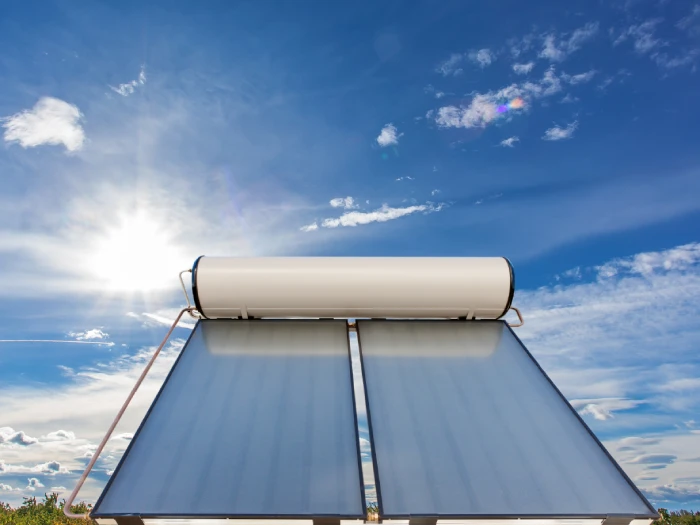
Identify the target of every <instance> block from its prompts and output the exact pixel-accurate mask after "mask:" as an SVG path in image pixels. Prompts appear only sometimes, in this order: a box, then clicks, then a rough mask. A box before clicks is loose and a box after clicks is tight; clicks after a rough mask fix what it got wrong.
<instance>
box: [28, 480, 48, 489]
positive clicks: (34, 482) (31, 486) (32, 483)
mask: <svg viewBox="0 0 700 525" xmlns="http://www.w3.org/2000/svg"><path fill="white" fill-rule="evenodd" d="M27 481H28V482H29V484H28V485H27V490H36V489H38V488H42V487H43V486H44V484H43V483H42V482H41V481H39V480H38V479H37V478H28V479H27Z"/></svg>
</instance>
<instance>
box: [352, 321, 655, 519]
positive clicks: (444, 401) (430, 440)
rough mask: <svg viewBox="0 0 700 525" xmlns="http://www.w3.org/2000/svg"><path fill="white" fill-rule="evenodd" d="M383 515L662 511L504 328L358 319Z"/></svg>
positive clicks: (642, 513) (644, 513) (495, 324)
mask: <svg viewBox="0 0 700 525" xmlns="http://www.w3.org/2000/svg"><path fill="white" fill-rule="evenodd" d="M358 334H359V335H358V337H359V344H360V349H361V353H362V360H363V368H364V377H365V382H366V390H367V397H368V403H369V413H370V418H371V427H372V439H373V450H374V454H375V458H376V462H377V470H378V478H379V479H378V481H379V483H378V489H379V491H380V494H381V506H382V510H383V513H382V516H383V517H385V518H391V517H406V516H408V515H413V516H420V515H423V516H443V517H447V516H452V517H460V516H465V517H468V516H514V517H520V516H522V517H526V516H581V517H583V516H592V517H595V516H605V515H608V514H621V515H625V516H635V515H640V516H651V515H653V512H652V509H650V508H649V507H648V506H647V504H646V502H645V500H644V499H643V498H642V497H640V496H639V495H638V494H637V492H636V491H635V489H634V488H633V486H632V485H631V484H630V483H629V482H628V481H627V480H626V479H625V477H624V476H623V475H622V474H621V472H620V471H619V470H618V468H617V466H616V464H615V463H614V462H613V461H612V460H611V459H610V458H609V457H608V456H607V455H606V453H605V452H604V450H603V449H602V448H601V447H600V445H599V444H598V443H597V442H596V440H595V439H594V437H593V436H592V435H591V434H590V432H589V431H588V429H587V428H586V426H585V425H584V424H583V423H582V422H581V421H580V420H579V418H578V417H577V415H576V414H575V413H574V412H573V411H572V409H571V408H570V406H569V405H568V403H566V401H565V400H564V399H563V398H562V397H561V396H560V395H559V394H558V392H557V391H556V389H555V388H554V387H553V385H552V384H551V383H550V382H549V380H548V379H547V377H546V376H545V375H544V373H543V372H542V371H541V370H540V369H539V368H538V366H537V365H536V363H535V362H534V360H533V359H532V358H531V357H530V356H529V355H528V353H527V351H526V350H525V349H524V347H523V346H522V344H521V343H520V342H519V341H518V340H517V338H516V337H514V335H513V334H512V332H511V331H510V330H509V329H508V328H507V327H506V326H505V324H504V323H502V322H499V321H483V322H454V321H359V322H358Z"/></svg>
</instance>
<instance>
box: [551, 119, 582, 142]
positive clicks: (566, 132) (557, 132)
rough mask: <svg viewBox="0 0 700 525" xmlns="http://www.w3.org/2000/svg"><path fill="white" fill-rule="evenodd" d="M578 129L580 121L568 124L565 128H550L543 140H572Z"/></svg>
mask: <svg viewBox="0 0 700 525" xmlns="http://www.w3.org/2000/svg"><path fill="white" fill-rule="evenodd" d="M577 127H578V121H577V120H574V121H573V122H572V123H570V124H567V126H566V127H565V128H562V127H559V126H554V127H551V128H549V129H548V130H547V131H545V132H544V135H543V136H542V139H543V140H564V139H570V138H571V137H573V136H574V131H576V128H577Z"/></svg>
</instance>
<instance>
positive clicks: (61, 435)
mask: <svg viewBox="0 0 700 525" xmlns="http://www.w3.org/2000/svg"><path fill="white" fill-rule="evenodd" d="M41 439H42V441H71V440H74V439H75V433H74V432H71V431H70V430H57V431H55V432H49V433H48V434H46V435H45V436H42V438H41Z"/></svg>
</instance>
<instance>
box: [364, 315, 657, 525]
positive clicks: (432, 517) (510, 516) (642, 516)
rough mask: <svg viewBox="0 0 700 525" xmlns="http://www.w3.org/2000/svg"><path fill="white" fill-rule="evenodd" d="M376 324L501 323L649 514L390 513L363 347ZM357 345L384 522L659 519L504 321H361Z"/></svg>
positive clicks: (380, 509)
mask: <svg viewBox="0 0 700 525" xmlns="http://www.w3.org/2000/svg"><path fill="white" fill-rule="evenodd" d="M373 322H382V323H392V324H394V323H395V324H407V323H442V324H448V323H470V324H476V323H480V324H496V323H498V324H501V325H502V326H503V327H504V329H507V330H508V332H509V334H510V335H511V336H512V337H513V338H514V340H515V341H516V342H517V344H518V345H519V346H520V348H521V349H522V350H523V351H524V353H525V355H526V356H527V358H528V359H529V360H530V361H531V362H532V363H533V364H534V365H535V367H536V369H537V371H538V372H539V373H540V374H541V375H542V376H543V377H544V379H545V381H546V382H547V383H548V384H549V386H550V387H551V388H553V389H554V392H556V395H557V396H558V397H559V399H560V400H561V401H563V402H564V404H565V406H566V407H568V410H569V411H570V412H571V413H572V414H573V415H574V416H575V418H576V419H577V420H578V422H579V423H580V424H581V425H582V426H583V428H584V429H585V430H586V432H587V433H588V435H589V436H590V437H591V438H593V440H594V442H595V443H596V445H597V446H598V447H599V448H600V450H601V451H602V452H603V453H604V455H605V456H606V457H607V459H608V460H609V461H610V462H611V463H612V464H613V465H614V467H615V468H616V470H617V471H618V472H619V473H620V474H621V475H622V478H623V479H624V481H625V482H626V483H627V484H628V485H629V486H630V488H632V490H633V491H634V493H635V494H636V495H637V496H638V497H639V498H640V500H641V501H642V503H643V504H644V505H645V506H646V507H647V509H649V512H648V513H645V514H623V515H617V514H576V513H573V514H560V513H555V514H548V513H541V514H510V513H503V514H494V513H489V514H442V513H438V514H434V513H431V514H423V513H410V514H403V513H396V514H387V513H386V510H385V506H384V502H383V499H382V495H381V478H380V474H379V465H378V460H377V455H378V453H377V448H376V440H375V439H374V432H373V425H372V415H371V405H372V401H371V396H370V395H369V392H368V387H367V385H368V382H367V376H366V365H365V357H364V355H363V346H362V330H361V327H362V325H363V324H367V323H373ZM356 326H357V344H358V350H359V356H360V370H361V371H362V382H363V385H364V389H365V403H366V406H367V407H366V410H367V426H368V433H369V436H370V442H371V444H372V467H373V471H374V476H375V486H376V491H377V506H378V510H379V516H380V517H381V518H383V519H387V520H406V519H410V520H424V519H427V520H460V521H461V520H474V519H477V520H491V519H542V520H551V519H561V520H565V519H603V520H604V519H606V518H610V517H624V518H628V517H629V518H630V519H657V518H658V513H657V511H656V509H655V508H654V507H653V505H652V504H651V503H650V502H649V501H648V499H647V498H646V497H645V496H644V494H643V493H642V492H641V491H640V490H639V488H638V487H637V486H636V485H635V484H634V482H633V481H632V480H631V479H630V478H629V476H628V475H627V474H626V473H625V471H624V470H623V469H622V468H621V467H620V465H619V464H618V463H617V461H615V459H614V458H613V457H612V455H611V454H610V453H609V452H608V450H607V449H606V448H605V446H604V445H603V444H602V442H601V441H600V440H599V439H598V437H597V436H596V435H595V433H594V432H593V431H592V430H591V429H590V427H589V426H588V425H587V424H586V422H585V421H584V420H583V418H582V417H581V415H580V414H579V413H578V412H577V411H576V409H574V407H573V406H572V405H571V403H569V401H568V400H567V399H566V397H565V396H564V394H563V393H562V392H561V390H559V388H558V387H557V386H556V384H555V383H554V382H553V381H552V379H551V378H550V377H549V376H548V375H547V373H546V372H545V371H544V369H543V368H542V367H541V366H540V364H539V363H538V362H537V360H536V359H535V358H534V356H533V355H532V354H531V353H530V351H529V350H528V349H527V347H526V346H525V344H524V343H523V342H522V341H521V339H520V338H519V337H518V336H517V334H516V333H515V332H514V331H513V329H512V328H511V327H510V325H509V324H508V323H507V322H505V321H503V320H501V319H478V320H463V319H445V320H442V319H430V320H416V319H381V320H376V319H373V320H361V319H358V320H357V323H356Z"/></svg>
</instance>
